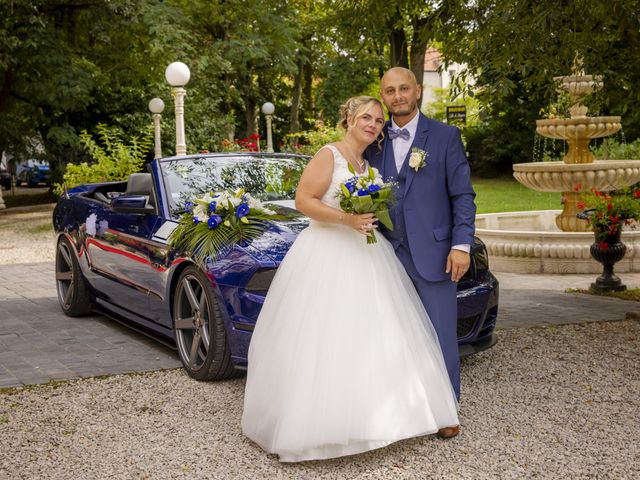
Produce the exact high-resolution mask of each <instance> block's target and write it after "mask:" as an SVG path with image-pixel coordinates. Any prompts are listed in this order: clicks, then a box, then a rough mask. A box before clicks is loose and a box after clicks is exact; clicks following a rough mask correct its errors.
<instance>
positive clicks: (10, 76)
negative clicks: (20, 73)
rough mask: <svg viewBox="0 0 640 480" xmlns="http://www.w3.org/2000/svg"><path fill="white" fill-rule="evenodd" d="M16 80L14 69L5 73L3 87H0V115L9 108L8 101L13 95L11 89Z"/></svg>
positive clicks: (9, 69) (8, 69)
mask: <svg viewBox="0 0 640 480" xmlns="http://www.w3.org/2000/svg"><path fill="white" fill-rule="evenodd" d="M14 78H15V75H14V71H13V69H11V68H7V69H6V70H5V72H4V78H3V79H2V85H1V86H0V113H2V112H4V110H5V108H7V100H8V99H9V95H10V94H11V87H12V86H13V80H14Z"/></svg>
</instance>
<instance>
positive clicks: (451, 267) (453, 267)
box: [446, 250, 471, 282]
mask: <svg viewBox="0 0 640 480" xmlns="http://www.w3.org/2000/svg"><path fill="white" fill-rule="evenodd" d="M469 265H471V256H470V255H469V254H468V253H467V252H463V251H462V250H451V251H450V252H449V256H448V257H447V270H446V273H449V272H451V280H452V281H454V282H457V281H458V280H460V279H461V278H462V276H463V275H464V274H465V273H466V272H467V270H469Z"/></svg>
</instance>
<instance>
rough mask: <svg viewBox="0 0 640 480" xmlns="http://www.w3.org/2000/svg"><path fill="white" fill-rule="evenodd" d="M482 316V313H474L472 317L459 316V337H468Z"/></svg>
mask: <svg viewBox="0 0 640 480" xmlns="http://www.w3.org/2000/svg"><path fill="white" fill-rule="evenodd" d="M478 318H480V315H473V316H471V317H464V318H458V329H457V334H458V338H465V337H468V336H469V335H470V334H471V332H472V331H473V327H475V325H476V322H477V321H478Z"/></svg>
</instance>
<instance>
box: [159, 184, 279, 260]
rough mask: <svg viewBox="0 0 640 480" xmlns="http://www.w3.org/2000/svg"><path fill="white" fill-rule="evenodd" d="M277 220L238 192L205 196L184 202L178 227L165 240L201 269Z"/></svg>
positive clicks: (264, 208) (259, 204)
mask: <svg viewBox="0 0 640 480" xmlns="http://www.w3.org/2000/svg"><path fill="white" fill-rule="evenodd" d="M278 218H280V217H279V216H278V215H277V214H276V212H275V211H273V210H270V209H268V208H266V207H265V206H264V205H263V204H262V203H261V202H260V200H258V199H256V198H253V197H252V196H251V194H249V193H247V192H245V191H244V189H242V188H240V189H238V190H235V191H221V192H211V193H205V194H204V195H202V196H200V197H197V198H195V199H193V201H189V202H185V204H184V213H183V214H182V215H181V216H180V222H179V224H178V226H177V227H176V228H175V229H174V230H173V232H171V235H170V236H169V246H170V247H172V248H175V249H177V250H179V251H182V252H188V253H189V254H190V255H191V256H192V258H193V259H194V260H195V261H196V262H197V263H199V264H200V265H203V264H204V263H205V262H206V259H207V258H211V259H212V260H216V259H217V258H218V256H219V255H220V254H222V253H224V252H226V251H228V250H229V248H231V247H232V246H233V245H235V244H237V243H241V242H247V241H249V240H252V239H254V238H256V237H258V236H260V235H261V234H262V233H263V232H264V231H265V230H266V229H267V223H268V221H269V220H276V219H278Z"/></svg>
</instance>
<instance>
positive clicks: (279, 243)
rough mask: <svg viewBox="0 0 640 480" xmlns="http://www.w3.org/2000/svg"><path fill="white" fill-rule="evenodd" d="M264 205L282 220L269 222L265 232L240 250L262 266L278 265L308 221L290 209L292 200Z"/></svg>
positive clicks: (292, 203) (292, 204)
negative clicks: (275, 212) (273, 210)
mask: <svg viewBox="0 0 640 480" xmlns="http://www.w3.org/2000/svg"><path fill="white" fill-rule="evenodd" d="M265 205H266V206H267V207H269V208H273V209H275V210H276V211H277V213H278V215H279V216H280V217H284V218H282V219H279V220H275V221H273V222H271V225H270V226H269V228H268V230H267V231H266V232H264V233H263V234H262V235H260V237H258V238H256V239H255V240H253V241H252V242H251V243H250V244H249V245H247V246H245V247H242V249H243V250H244V251H245V252H246V253H247V254H249V255H251V256H252V257H253V258H255V259H256V260H257V261H258V262H260V263H262V264H269V263H272V264H275V265H278V264H280V262H281V261H282V259H283V258H284V256H285V255H286V254H287V251H288V250H289V248H291V245H292V244H293V242H294V241H295V239H296V237H297V236H298V234H299V233H300V232H301V231H302V230H303V229H305V228H306V227H307V226H308V225H309V219H308V218H307V217H305V216H304V215H302V214H301V213H300V212H298V211H297V210H295V208H292V207H293V206H294V202H293V200H283V201H277V202H268V203H265Z"/></svg>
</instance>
